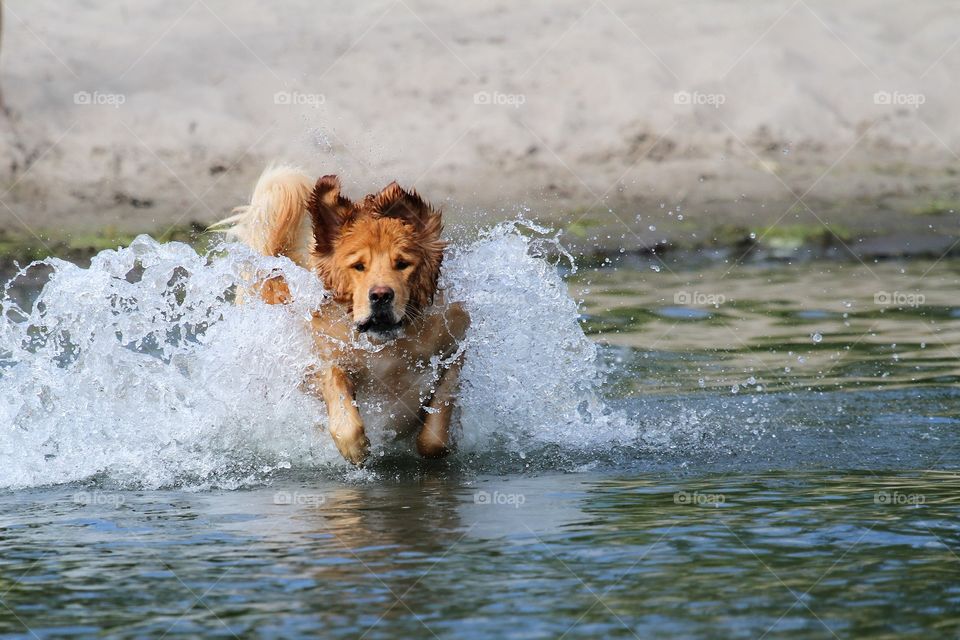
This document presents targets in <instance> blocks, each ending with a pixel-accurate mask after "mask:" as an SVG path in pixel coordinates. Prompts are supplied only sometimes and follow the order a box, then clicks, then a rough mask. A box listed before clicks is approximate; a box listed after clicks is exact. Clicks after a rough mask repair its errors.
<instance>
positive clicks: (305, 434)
mask: <svg viewBox="0 0 960 640" xmlns="http://www.w3.org/2000/svg"><path fill="white" fill-rule="evenodd" d="M521 231H523V233H521ZM545 234H546V230H543V229H539V228H536V227H533V226H530V225H519V224H518V223H510V224H504V225H500V226H498V227H496V228H494V229H492V230H490V231H488V232H486V233H484V234H483V235H482V236H481V237H480V238H479V239H478V240H477V241H476V242H474V243H472V244H470V245H468V246H462V247H457V248H454V249H452V250H451V252H450V254H449V256H448V260H447V262H446V266H445V269H444V276H443V282H442V286H444V288H445V289H446V291H447V295H448V297H449V298H450V299H453V300H461V301H463V302H464V303H465V304H466V305H467V307H468V309H469V311H470V314H471V317H472V327H471V330H470V334H469V336H468V340H467V345H466V349H467V360H466V365H465V368H464V372H463V382H462V386H463V391H462V400H461V403H460V404H461V410H460V419H461V423H462V438H461V440H462V442H461V447H462V449H463V451H464V454H463V455H464V456H466V457H469V456H470V454H471V452H473V453H476V452H484V453H490V452H498V451H499V452H507V453H509V454H513V455H518V456H520V457H525V456H528V455H530V456H533V455H536V454H537V452H538V451H542V450H543V448H544V447H561V448H564V449H565V450H568V451H579V450H583V449H589V448H590V447H598V446H608V445H610V444H613V443H617V442H622V441H625V440H628V439H629V438H631V437H633V436H631V435H629V434H628V433H627V431H628V430H627V429H626V428H625V424H624V421H623V419H622V418H621V417H619V416H617V415H615V414H614V413H613V412H611V411H610V410H609V409H608V408H607V407H606V406H605V405H604V403H603V402H602V400H601V399H600V393H599V391H600V386H601V385H602V383H603V378H602V375H601V374H600V371H599V369H598V364H597V360H598V359H597V352H596V346H595V345H594V344H593V343H592V342H591V341H590V340H588V339H587V338H586V337H585V336H584V334H583V332H582V330H581V329H580V327H579V323H578V311H577V305H576V304H575V303H574V302H573V301H572V300H571V299H570V298H569V296H568V295H567V292H566V287H565V285H564V283H563V280H562V279H561V277H560V275H559V273H558V270H557V268H556V267H555V266H553V265H551V264H549V263H548V262H547V261H546V260H545V259H544V258H543V257H542V255H541V254H542V253H543V249H544V248H545V247H546V245H547V244H550V243H553V244H554V245H556V240H555V238H553V237H551V236H550V235H549V234H546V235H545ZM36 269H48V270H49V272H50V273H49V276H48V278H47V281H46V284H45V285H44V287H43V289H42V290H41V291H40V293H39V295H38V297H37V298H36V300H35V301H34V302H33V304H32V305H31V304H26V303H22V302H21V303H18V302H17V301H16V300H15V299H14V296H11V295H10V286H11V285H10V284H8V285H7V288H6V290H5V294H4V299H3V301H2V303H0V304H2V307H0V311H2V322H0V487H26V486H36V485H44V484H54V483H64V482H72V481H79V480H85V479H89V478H106V479H109V480H110V481H112V482H117V483H120V484H123V485H127V486H138V487H146V488H151V487H162V486H188V487H194V488H204V487H210V486H218V487H228V488H230V487H238V486H245V485H248V484H252V483H257V482H261V481H263V480H264V479H265V478H267V477H269V476H270V475H271V474H272V473H274V472H276V470H278V469H287V468H330V469H335V470H338V472H342V470H343V469H344V468H345V463H343V461H342V460H341V459H340V457H339V455H338V454H337V452H336V449H335V448H334V446H333V444H332V443H331V442H330V438H329V437H328V436H327V435H326V433H325V431H324V429H323V427H322V425H323V423H324V421H325V416H324V408H323V405H322V403H321V402H319V401H318V400H317V399H316V398H314V397H313V396H312V395H310V394H309V393H306V392H305V391H304V390H303V389H302V388H301V383H302V380H303V379H304V376H305V375H306V374H307V372H308V371H309V370H310V369H311V367H313V366H315V364H316V363H315V361H314V357H313V355H312V351H311V345H310V338H309V336H308V335H307V333H306V332H305V331H304V322H305V320H306V319H307V318H308V317H309V313H310V311H311V310H312V309H315V308H316V307H317V306H318V305H319V304H322V300H323V290H322V286H321V285H320V283H319V282H318V280H317V279H316V278H315V277H314V276H313V275H312V274H310V273H308V272H306V271H304V270H302V269H300V268H298V267H297V266H296V265H294V264H293V263H291V262H290V261H288V260H286V259H284V258H265V257H262V256H258V255H254V254H252V253H251V252H249V251H248V250H246V249H245V248H243V247H241V246H238V245H222V246H219V247H217V248H216V250H215V251H212V252H211V253H208V254H198V253H197V252H196V251H194V249H192V248H191V247H189V246H188V245H185V244H181V243H168V244H160V243H157V242H156V241H154V240H152V239H150V238H148V237H146V236H141V237H139V238H137V239H136V240H135V241H134V242H133V243H132V244H131V245H130V247H127V248H123V249H119V250H116V251H103V252H101V253H100V254H99V255H97V256H96V257H95V258H94V259H93V260H92V262H91V264H90V267H89V268H86V269H84V268H80V267H78V266H76V265H74V264H72V263H69V262H65V261H62V260H58V259H55V258H51V259H48V260H45V261H42V262H40V263H34V264H33V265H31V266H30V267H27V268H26V269H24V270H22V271H21V272H20V273H19V274H18V275H17V276H15V277H14V278H13V280H11V283H15V282H17V281H20V280H21V279H22V278H25V277H27V276H28V275H29V274H30V273H32V272H33V270H36ZM270 273H282V274H283V275H284V277H285V278H286V279H287V280H288V282H289V283H290V286H291V288H292V290H293V292H294V298H295V302H294V304H292V305H288V306H283V307H281V306H270V305H266V304H263V303H260V302H259V301H256V300H253V301H250V302H249V303H246V304H243V305H235V304H233V302H232V297H233V292H234V290H235V289H236V288H237V287H240V286H244V285H245V283H247V282H249V278H250V276H251V275H256V276H257V277H263V276H264V275H266V274H270ZM21 305H22V306H21ZM318 425H320V426H319V428H318Z"/></svg>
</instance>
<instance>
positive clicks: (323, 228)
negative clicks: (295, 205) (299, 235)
mask: <svg viewBox="0 0 960 640" xmlns="http://www.w3.org/2000/svg"><path fill="white" fill-rule="evenodd" d="M307 209H308V210H309V211H310V217H311V219H312V221H313V237H314V240H315V241H316V252H317V253H318V254H319V255H322V256H323V255H329V254H331V253H333V245H334V243H335V242H336V240H337V236H339V235H340V229H341V228H342V227H343V225H344V224H346V223H347V222H348V221H349V220H350V218H351V217H352V216H353V213H354V211H355V209H354V205H353V202H352V201H350V200H349V199H347V198H344V197H343V196H342V195H340V179H339V178H337V176H323V177H322V178H320V179H319V180H317V185H316V186H315V187H314V188H313V193H312V194H310V202H309V203H308V204H307Z"/></svg>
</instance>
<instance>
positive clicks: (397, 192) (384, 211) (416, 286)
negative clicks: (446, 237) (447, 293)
mask: <svg viewBox="0 0 960 640" xmlns="http://www.w3.org/2000/svg"><path fill="white" fill-rule="evenodd" d="M364 204H365V205H367V206H368V207H369V208H370V210H371V211H372V212H373V213H374V214H375V215H379V216H383V217H385V218H397V219H399V220H402V221H403V222H405V223H407V224H409V225H410V226H412V227H413V228H414V229H415V230H416V232H417V236H418V238H417V247H418V249H419V251H420V252H421V261H420V264H419V265H418V266H417V270H416V272H414V274H413V277H412V279H411V290H410V305H411V306H412V307H414V308H417V309H423V308H424V307H428V306H430V304H432V303H433V296H434V294H436V292H437V280H438V279H439V278H440V264H441V263H442V262H443V250H444V249H445V248H446V243H445V242H444V241H443V240H441V239H440V233H441V232H442V231H443V218H442V216H441V214H440V212H439V211H437V210H436V209H434V208H433V207H431V206H430V205H429V204H428V203H427V202H424V200H423V198H421V197H420V196H419V195H417V192H416V191H406V190H404V189H403V188H401V187H400V185H398V184H397V183H396V182H391V183H390V184H388V185H387V186H386V187H385V188H384V189H383V191H381V192H380V193H378V194H377V195H375V196H372V195H371V196H367V200H366V202H365V203H364Z"/></svg>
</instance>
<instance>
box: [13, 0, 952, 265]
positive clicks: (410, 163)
mask: <svg viewBox="0 0 960 640" xmlns="http://www.w3.org/2000/svg"><path fill="white" fill-rule="evenodd" d="M3 4H4V11H5V15H4V23H3V26H4V33H3V38H2V52H0V86H2V90H3V95H4V99H5V102H6V107H7V109H8V115H7V116H6V117H4V118H0V144H2V145H3V149H4V154H3V158H4V160H5V162H4V163H3V165H2V167H0V194H2V195H0V202H2V205H0V230H6V231H10V232H14V233H27V232H29V233H37V234H40V235H45V234H46V235H50V236H55V235H57V234H65V233H80V232H86V231H89V230H91V229H98V228H103V227H110V228H115V229H119V230H124V231H139V230H148V231H153V230H157V229H162V228H164V227H166V226H169V225H173V224H182V223H184V222H187V221H198V222H201V223H207V222H210V221H213V220H215V219H217V218H219V217H222V216H224V215H226V214H227V213H228V211H229V210H230V208H231V207H233V206H234V205H236V204H238V203H240V202H242V201H243V200H244V199H245V198H247V197H248V195H249V192H250V189H251V187H252V183H253V180H254V179H255V178H256V176H257V174H258V173H259V172H260V170H261V169H262V168H263V166H264V165H265V164H266V163H267V162H269V161H271V160H274V159H281V160H286V161H293V162H297V163H299V164H301V165H302V166H303V167H304V168H305V169H307V170H308V171H310V172H313V173H316V174H318V175H319V174H322V173H338V174H340V175H341V176H342V178H343V181H344V183H345V185H346V191H347V192H348V193H350V194H354V195H358V196H359V195H362V194H364V193H367V192H369V191H371V190H375V189H377V188H379V187H382V186H384V185H385V184H387V183H388V182H390V181H391V180H394V179H396V180H399V181H400V182H401V183H402V184H404V185H410V186H415V187H416V188H417V189H419V190H420V191H421V193H423V194H424V195H425V196H426V197H428V198H429V199H432V200H434V201H437V202H440V203H442V204H443V205H444V207H445V210H446V212H447V215H448V217H449V219H450V221H451V224H452V225H453V226H454V227H455V228H457V229H460V230H463V229H466V228H469V227H471V226H472V225H474V224H475V223H486V222H489V221H491V220H495V219H502V218H508V217H514V216H516V215H517V214H519V213H523V214H525V215H527V216H532V217H537V218H539V219H542V220H548V221H551V222H552V223H553V224H556V225H558V226H568V227H569V228H570V230H571V233H572V236H574V237H579V238H580V239H581V240H582V241H584V242H598V241H599V242H605V243H607V244H611V243H612V244H613V245H620V244H622V245H624V246H625V247H627V248H628V249H629V248H636V247H640V246H646V245H649V244H650V243H653V242H658V241H661V240H667V241H675V240H683V241H698V240H702V239H705V238H710V237H717V238H718V239H720V238H721V236H722V235H723V233H725V232H724V231H723V230H724V229H729V228H733V229H735V230H736V233H740V230H741V229H751V230H756V231H758V232H759V233H763V232H764V230H765V228H766V227H769V226H771V225H774V224H777V225H780V226H791V225H797V224H804V225H816V226H819V225H820V224H821V223H825V224H827V225H833V226H834V227H835V228H838V229H843V230H844V236H845V237H846V238H847V239H848V241H852V240H851V238H859V237H861V236H870V235H877V234H880V235H883V234H891V233H910V234H915V235H917V236H918V237H920V236H923V235H924V234H927V235H929V234H936V235H940V236H943V235H950V234H954V233H956V232H957V221H958V219H960V217H958V215H957V214H956V213H955V212H952V210H953V208H954V203H956V202H957V201H958V200H960V194H958V189H957V176H956V174H957V172H958V171H960V158H958V155H957V153H956V151H955V150H957V149H960V128H958V127H957V126H956V118H955V115H954V112H955V109H956V104H957V97H958V96H957V93H958V89H957V86H958V85H957V83H956V82H955V79H956V77H957V76H958V71H960V44H958V43H960V32H958V31H957V29H956V25H957V24H958V18H960V8H958V7H955V6H952V5H950V4H949V3H943V2H911V3H903V2H894V1H890V0H887V1H879V2H878V1H876V0H846V1H845V2H843V3H841V4H837V3H832V2H825V1H817V2H814V1H804V0H797V1H795V2H779V1H778V2H763V3H756V2H748V1H745V0H729V1H724V2H718V1H716V0H710V1H702V2H701V1H698V2H694V1H689V2H683V3H663V2H649V1H641V2H637V1H633V2H631V1H628V0H597V1H596V2H590V1H587V2H572V1H569V0H551V1H549V2H546V1H544V2H525V3H508V2H501V1H492V2H483V3H466V2H459V3H450V2H439V1H419V0H397V1H387V2H375V3H347V2H340V3H332V2H315V1H307V0H285V1H284V2H266V1H260V2H256V1H253V0H230V1H227V0H163V1H161V0H136V1H133V0H127V1H119V2H118V1H112V2H108V1H106V0H85V1H82V2H81V1H77V2H71V3H59V2H46V1H44V2H40V1H37V0H5V2H4V3H3ZM798 198H799V200H798ZM681 216H682V220H678V219H679V218H680V217H681ZM651 227H653V228H654V229H651ZM28 230H29V231H28Z"/></svg>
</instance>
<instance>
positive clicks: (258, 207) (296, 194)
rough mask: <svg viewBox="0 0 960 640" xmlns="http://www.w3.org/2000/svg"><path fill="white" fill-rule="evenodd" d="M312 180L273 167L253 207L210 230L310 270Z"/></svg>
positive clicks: (259, 187)
mask: <svg viewBox="0 0 960 640" xmlns="http://www.w3.org/2000/svg"><path fill="white" fill-rule="evenodd" d="M312 191H313V180H311V179H310V178H309V177H307V175H306V174H304V173H303V172H302V171H300V170H299V169H297V168H296V167H291V166H288V165H272V166H269V167H267V169H266V170H265V171H264V172H263V173H262V174H261V175H260V178H259V180H257V186H256V187H255V188H254V190H253V197H251V198H250V204H248V205H244V206H242V207H237V208H236V209H234V210H233V211H234V215H232V216H230V217H229V218H226V219H224V220H221V221H219V222H217V223H215V224H213V225H211V226H210V230H211V231H225V232H226V233H227V234H228V235H231V236H233V237H235V238H237V239H238V240H240V241H241V242H243V243H244V244H246V245H248V246H249V247H251V248H252V249H254V250H255V251H258V252H259V253H262V254H263V255H266V256H286V257H288V258H290V259H291V260H293V261H294V262H295V263H297V264H298V265H300V266H301V267H304V268H309V267H310V256H311V253H312V251H313V243H314V239H313V227H312V224H311V221H310V216H309V215H307V202H308V200H309V198H310V193H311V192H312Z"/></svg>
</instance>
